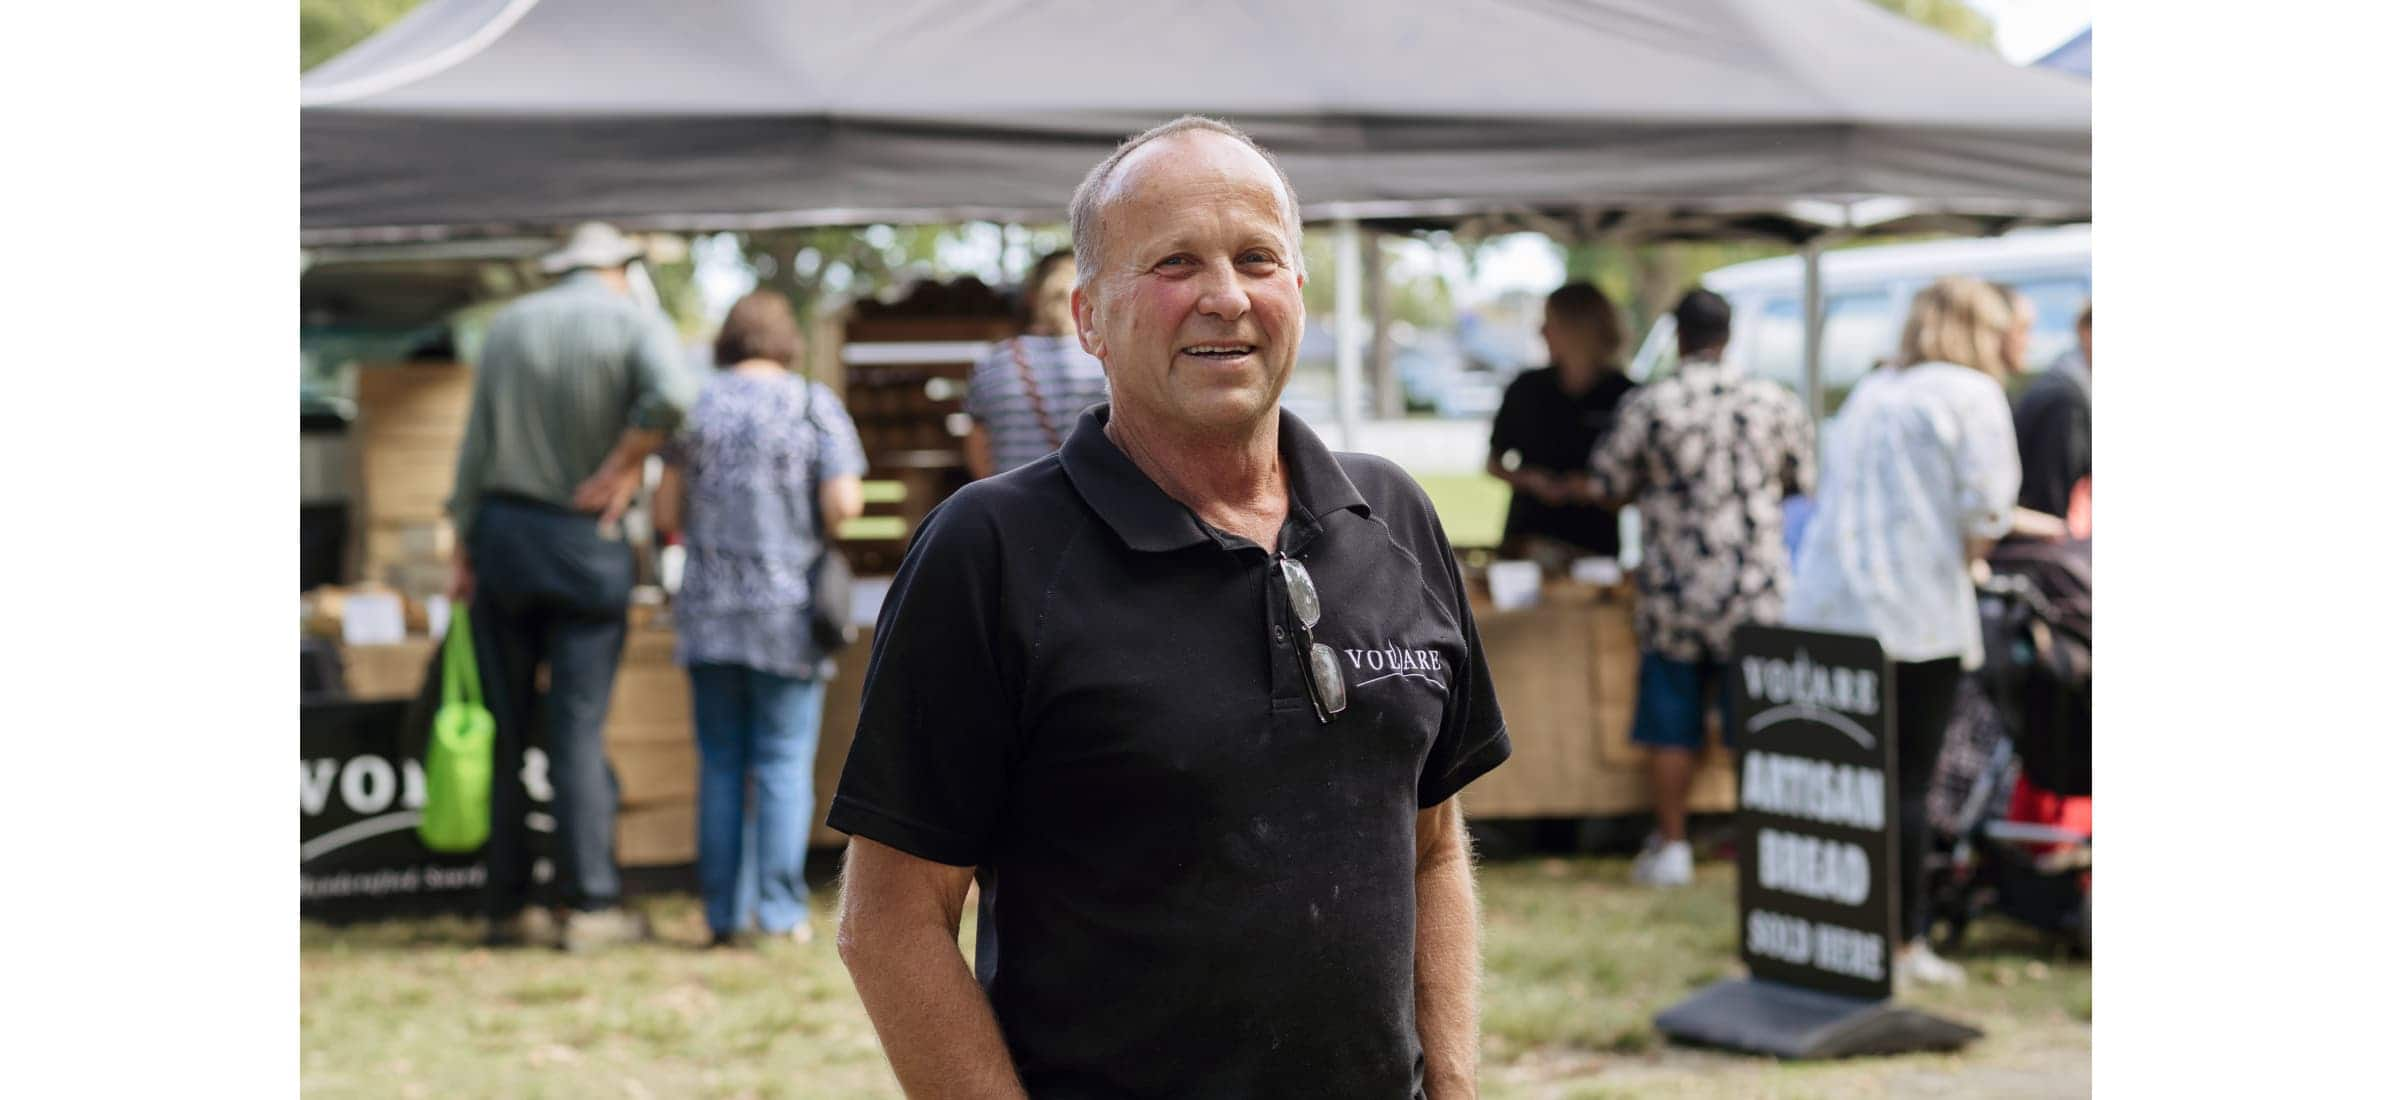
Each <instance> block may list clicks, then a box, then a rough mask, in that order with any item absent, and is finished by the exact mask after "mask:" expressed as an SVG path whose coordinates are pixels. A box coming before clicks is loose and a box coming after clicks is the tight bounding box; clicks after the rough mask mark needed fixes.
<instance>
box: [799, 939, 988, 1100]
mask: <svg viewBox="0 0 2392 1100" xmlns="http://www.w3.org/2000/svg"><path fill="white" fill-rule="evenodd" d="M839 947H840V951H839V953H840V955H841V957H843V958H844V959H846V961H847V969H848V973H849V974H850V975H851V976H852V977H853V978H854V979H855V988H856V993H857V994H858V995H859V996H861V997H862V998H863V1001H864V1011H865V1013H866V1014H867V1015H869V1016H871V1017H872V1029H873V1030H874V1031H875V1032H877V1033H879V1035H880V1045H881V1049H882V1051H883V1052H884V1053H886V1054H887V1055H888V1059H889V1066H890V1068H892V1069H894V1070H896V1072H897V1082H898V1084H899V1085H901V1086H903V1087H904V1089H905V1094H906V1096H908V1097H911V1098H914V1100H923V1098H928V1097H957V1098H962V1097H970V1098H972V1100H981V1098H984V1097H1000V1098H1004V1097H1026V1096H1027V1095H1028V1094H1027V1093H1025V1092H1023V1091H1022V1085H1021V1078H1020V1077H1019V1076H1018V1075H1017V1074H1016V1073H1015V1072H1014V1066H1013V1055H1012V1054H1011V1053H1010V1052H1009V1051H1007V1050H1006V1049H1005V1038H1004V1035H1003V1033H1001V1032H999V1031H998V1030H997V1017H996V1013H994V1012H993V1011H991V1010H990V1009H989V1006H988V996H987V994H985V993H983V992H982V991H981V989H980V983H979V982H977V981H975V980H973V978H972V971H971V969H970V968H969V967H967V966H965V965H964V960H963V953H962V952H961V951H959V950H957V949H956V946H955V941H954V940H953V939H952V938H949V937H947V936H946V935H944V934H942V932H941V930H939V929H937V928H934V927H917V928H912V929H908V930H902V931H900V930H889V931H885V932H883V933H880V934H879V935H877V936H874V937H869V938H867V939H865V940H863V941H862V942H855V943H851V942H848V941H846V940H845V939H844V938H843V939H842V941H841V943H840V945H839Z"/></svg>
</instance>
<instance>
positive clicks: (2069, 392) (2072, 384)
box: [2018, 367, 2091, 408]
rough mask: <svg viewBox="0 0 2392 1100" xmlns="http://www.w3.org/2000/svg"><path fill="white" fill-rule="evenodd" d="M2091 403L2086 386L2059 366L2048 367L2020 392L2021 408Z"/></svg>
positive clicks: (2019, 402) (2019, 401)
mask: <svg viewBox="0 0 2392 1100" xmlns="http://www.w3.org/2000/svg"><path fill="white" fill-rule="evenodd" d="M2090 403H2091V397H2090V395H2088V394H2086V393H2085V390H2084V387H2082V386H2079V385H2077V382H2076V379H2074V378H2070V377H2069V376H2068V373H2067V372H2066V371H2064V370H2061V369H2059V368H2058V367H2052V368H2048V369H2046V370H2045V371H2044V372H2043V373H2042V374H2039V375H2036V376H2035V379H2034V380H2033V381H2031V382H2028V383H2027V386H2026V389H2024V390H2021V391H2019V394H2018V404H2019V407H2020V408H2036V407H2041V406H2045V405H2062V406H2065V405H2075V404H2090Z"/></svg>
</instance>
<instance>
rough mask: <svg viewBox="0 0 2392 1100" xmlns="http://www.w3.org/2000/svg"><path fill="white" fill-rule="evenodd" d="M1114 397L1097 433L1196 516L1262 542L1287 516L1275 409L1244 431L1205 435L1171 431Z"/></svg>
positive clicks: (1271, 540) (1273, 540)
mask: <svg viewBox="0 0 2392 1100" xmlns="http://www.w3.org/2000/svg"><path fill="white" fill-rule="evenodd" d="M1124 411H1125V410H1123V409H1122V408H1121V406H1120V405H1119V404H1116V405H1115V406H1114V407H1113V414H1112V416H1111V418H1110V419H1108V420H1107V421H1106V422H1105V436H1106V438H1108V439H1111V440H1112V441H1113V444H1114V446H1117V447H1120V448H1121V453H1123V454H1125V455H1128V456H1129V459H1130V462H1131V463H1133V464H1135V465H1136V466H1137V467H1138V469H1139V471H1140V472H1142V473H1144V474H1145V475H1146V476H1147V478H1148V479H1150V480H1152V481H1153V482H1154V483H1155V486H1156V487H1157V488H1160V489H1162V490H1163V493H1164V495H1166V496H1169V497H1170V498H1171V499H1173V500H1176V501H1178V502H1180V503H1181V504H1185V505H1187V506H1188V510H1189V511H1192V512H1194V513H1196V516H1197V518H1199V519H1202V520H1203V521H1205V522H1206V523H1209V524H1212V525H1213V526H1214V527H1218V528H1220V529H1221V530H1224V531H1227V532H1229V533H1231V534H1234V535H1239V536H1242V537H1244V538H1245V539H1247V540H1248V541H1250V542H1252V543H1254V544H1255V545H1257V546H1261V547H1264V548H1266V549H1268V548H1271V547H1275V546H1277V545H1278V542H1279V525H1280V524H1281V523H1282V522H1284V521H1285V520H1286V519H1287V507H1288V504H1287V501H1288V489H1287V471H1286V467H1285V465H1284V464H1283V463H1281V462H1280V459H1279V410H1278V409H1276V408H1274V409H1272V410H1271V411H1270V412H1269V413H1267V414H1265V415H1264V416H1263V418H1262V419H1261V420H1260V421H1259V422H1257V423H1256V424H1255V425H1254V427H1253V428H1252V429H1251V430H1250V431H1247V432H1242V433H1236V434H1232V435H1225V436H1211V435H1203V434H1197V433H1190V432H1184V431H1173V430H1171V429H1170V428H1169V427H1168V426H1164V425H1157V424H1154V423H1152V422H1151V421H1150V420H1149V419H1147V418H1145V417H1141V416H1138V415H1136V414H1135V413H1131V414H1130V415H1127V416H1124V415H1122V414H1123V412H1124Z"/></svg>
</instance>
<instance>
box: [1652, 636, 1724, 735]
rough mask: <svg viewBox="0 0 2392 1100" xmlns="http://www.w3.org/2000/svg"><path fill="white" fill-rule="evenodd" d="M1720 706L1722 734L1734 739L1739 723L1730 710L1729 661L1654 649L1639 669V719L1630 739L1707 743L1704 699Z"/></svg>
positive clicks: (1717, 706)
mask: <svg viewBox="0 0 2392 1100" xmlns="http://www.w3.org/2000/svg"><path fill="white" fill-rule="evenodd" d="M1706 699H1708V700H1709V701H1710V703H1711V705H1712V706H1713V707H1715V708H1717V709H1718V711H1719V732H1720V736H1721V737H1722V738H1723V739H1724V740H1725V741H1726V743H1727V744H1728V745H1730V746H1733V745H1735V743H1736V724H1735V722H1734V720H1733V716H1732V715H1730V713H1729V711H1728V666H1727V664H1726V663H1725V662H1721V661H1678V660H1672V659H1670V658H1668V657H1664V656H1662V655H1660V654H1658V653H1655V652H1653V651H1652V650H1649V649H1648V650H1646V651H1644V659H1643V661H1642V663H1641V664H1640V665H1639V666H1638V668H1637V670H1636V720H1635V721H1634V722H1633V723H1632V724H1630V726H1629V728H1628V739H1629V740H1631V741H1634V742H1636V743H1637V744H1639V745H1647V746H1651V747H1653V748H1657V749H1686V750H1688V751H1692V752H1700V751H1701V750H1702V747H1703V703H1704V701H1705V700H1706Z"/></svg>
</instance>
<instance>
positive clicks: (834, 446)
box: [814, 389, 869, 480]
mask: <svg viewBox="0 0 2392 1100" xmlns="http://www.w3.org/2000/svg"><path fill="white" fill-rule="evenodd" d="M818 393H819V396H818V397H816V398H815V406H814V418H815V422H816V423H817V424H819V425H820V426H821V431H822V438H821V439H819V440H817V441H816V445H817V446H819V447H821V448H822V476H823V478H824V479H826V480H827V479H829V478H834V477H861V476H863V474H864V470H865V467H866V466H867V465H869V463H868V462H867V460H866V459H865V457H864V441H863V440H862V439H861V438H859V437H858V436H857V434H856V430H855V418H854V417H851V416H849V415H847V405H846V404H845V403H843V402H841V401H840V400H839V399H838V397H837V396H835V395H833V394H832V393H831V392H830V391H829V390H828V389H824V390H820V391H818Z"/></svg>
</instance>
